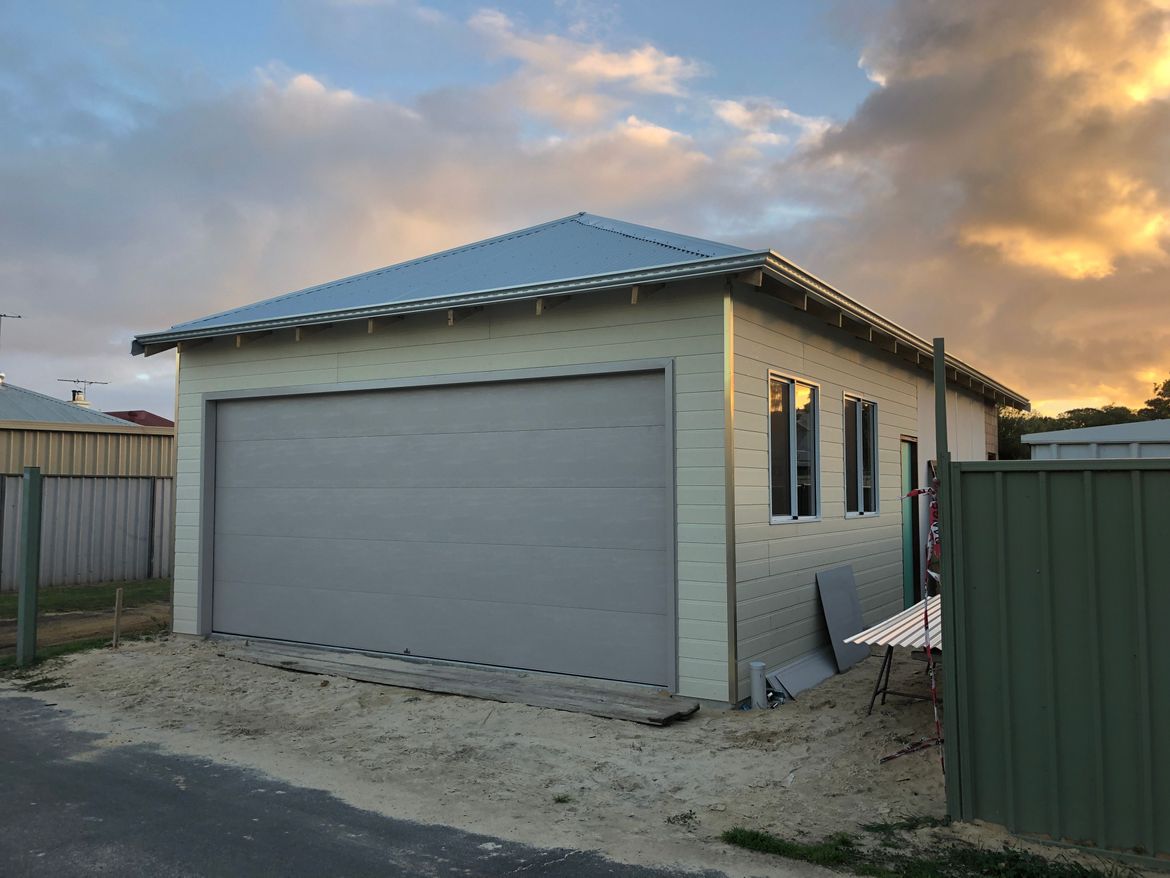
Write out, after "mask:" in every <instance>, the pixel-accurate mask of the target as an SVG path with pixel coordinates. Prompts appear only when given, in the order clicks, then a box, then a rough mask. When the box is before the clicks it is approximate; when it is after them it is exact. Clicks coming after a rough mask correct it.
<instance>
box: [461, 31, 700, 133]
mask: <svg viewBox="0 0 1170 878" xmlns="http://www.w3.org/2000/svg"><path fill="white" fill-rule="evenodd" d="M468 23H469V25H470V27H471V28H472V29H473V30H474V31H476V32H477V33H478V34H480V35H481V36H482V37H483V38H484V39H485V40H486V41H487V45H488V46H489V48H490V49H491V51H492V52H494V53H495V54H497V55H498V56H502V57H505V58H510V59H513V60H515V61H518V62H519V63H520V67H519V69H518V70H517V71H516V72H515V73H514V74H513V75H512V77H511V78H510V79H509V80H508V81H507V82H506V83H505V84H504V85H503V88H504V89H505V90H506V91H507V92H508V93H510V94H512V95H514V96H515V98H516V100H517V101H518V103H519V104H520V105H521V106H523V107H524V108H525V109H527V110H529V111H531V112H534V113H537V114H539V115H541V116H544V117H547V118H549V119H552V120H554V121H556V122H558V123H560V124H564V125H569V126H582V125H591V124H596V123H597V122H599V121H601V120H602V119H604V118H605V117H606V116H607V115H608V114H611V113H613V112H615V111H617V110H620V109H621V108H623V107H626V106H628V105H629V104H630V102H631V100H632V99H633V98H634V97H636V96H646V95H662V96H670V97H678V96H681V95H683V94H684V92H685V87H684V83H685V82H686V81H687V80H689V79H692V78H694V77H695V76H698V75H699V74H700V73H701V71H702V68H701V66H700V65H699V64H697V63H696V62H694V61H691V60H689V59H686V58H682V57H680V56H678V55H670V54H667V53H666V52H663V51H662V50H661V49H659V48H657V47H656V46H653V45H651V44H649V43H646V44H643V45H641V46H638V47H637V48H634V49H630V50H627V51H624V52H623V51H613V50H610V49H606V48H605V47H604V46H602V45H600V44H599V43H595V42H585V41H582V40H574V39H569V38H567V37H563V36H560V35H558V34H534V33H529V32H523V31H520V30H518V29H517V28H516V25H515V23H514V22H513V21H512V19H511V18H509V17H508V16H507V15H505V14H504V13H503V12H500V11H499V10H495V9H484V10H480V11H479V12H477V13H476V14H475V15H473V16H472V17H471V19H470V21H469V22H468Z"/></svg>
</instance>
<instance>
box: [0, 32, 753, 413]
mask: <svg viewBox="0 0 1170 878" xmlns="http://www.w3.org/2000/svg"><path fill="white" fill-rule="evenodd" d="M533 39H535V38H533ZM536 42H540V40H536ZM598 51H600V50H598ZM593 52H594V50H593V49H589V50H588V51H585V50H582V52H581V53H580V54H579V55H578V56H575V57H576V60H577V61H581V59H584V58H588V57H592V55H591V53H593ZM644 57H646V53H641V54H637V53H635V54H634V55H631V56H629V58H628V59H627V60H628V61H629V63H628V64H627V65H626V66H625V67H622V68H621V71H624V72H621V81H622V82H626V81H627V80H628V81H630V82H633V81H634V80H637V81H638V82H639V83H640V84H639V85H638V87H639V88H660V89H664V90H670V89H671V88H673V86H672V85H671V84H670V83H669V82H668V81H666V80H663V79H661V77H660V76H659V75H657V74H655V75H653V76H651V75H650V74H648V73H647V72H646V71H644V70H642V69H641V68H640V67H639V66H638V65H639V64H640V63H641V62H640V61H638V60H637V59H639V58H644ZM3 63H4V62H3V61H0V64H3ZM9 64H10V68H9V74H8V75H9V79H8V80H7V81H12V82H16V83H18V84H20V85H21V87H25V88H27V80H25V79H22V77H21V76H20V71H19V70H13V69H12V68H11V64H12V61H11V60H10V61H9ZM576 69H577V70H579V71H580V70H584V71H586V72H584V73H575V74H574V76H575V77H577V81H580V82H581V83H587V82H597V81H598V79H599V76H600V74H594V73H593V72H590V71H591V68H590V67H589V65H588V64H579V65H578V66H577V68H576ZM51 73H52V71H51V70H48V71H46V76H45V81H46V82H52V81H53V77H52V75H51ZM606 75H611V74H606ZM612 75H616V74H612ZM581 88H582V89H584V85H582V86H581ZM580 94H581V95H582V96H583V97H587V94H586V92H585V91H584V90H582V91H581V92H580ZM24 97H25V98H26V99H31V97H32V96H31V95H27V94H26V95H25V96H24ZM5 109H6V107H5V104H4V103H3V99H2V97H0V117H3V116H4V114H5ZM531 112H532V110H530V108H528V107H527V106H525V105H522V104H516V103H514V102H513V101H512V96H511V95H510V94H509V93H508V92H506V91H503V90H500V89H498V88H496V86H495V85H494V84H487V85H484V86H479V87H465V88H446V89H437V90H434V91H430V92H425V93H423V94H420V95H418V96H417V97H416V98H415V99H413V100H410V101H408V102H398V101H394V100H389V99H385V98H377V97H371V96H369V95H363V94H359V93H357V92H356V91H354V90H352V89H348V88H345V87H340V86H339V85H338V84H335V83H332V82H330V81H329V80H328V79H327V78H325V77H323V76H320V75H316V74H313V73H310V72H306V71H298V70H292V69H289V68H287V67H285V66H283V65H280V64H268V65H265V66H263V67H261V68H258V69H257V70H256V71H255V72H254V75H253V77H252V78H251V80H250V81H248V82H246V83H243V84H240V85H238V86H236V87H233V88H231V89H228V90H220V91H216V92H214V93H211V94H188V95H182V96H179V97H178V98H176V99H175V100H174V101H173V102H171V103H169V104H168V105H166V106H163V107H158V106H152V107H149V108H146V109H143V110H142V111H141V112H138V113H137V115H135V116H134V118H133V124H130V125H123V124H117V125H113V124H103V123H102V122H101V121H100V120H98V121H96V122H95V121H94V120H93V119H92V118H89V117H87V118H85V119H84V120H82V121H81V122H79V123H78V124H79V125H80V126H81V128H80V129H79V130H82V131H84V136H83V137H72V136H70V137H54V138H51V139H47V138H44V137H39V138H38V139H37V141H36V142H35V143H23V144H18V145H16V146H15V147H14V148H12V149H8V150H5V151H3V152H0V191H3V192H4V193H5V195H4V205H5V207H4V210H3V211H0V287H2V288H3V289H4V291H5V309H6V310H9V311H11V312H15V313H23V314H24V315H25V319H24V320H22V321H19V322H18V325H15V326H9V325H5V327H4V336H3V342H4V345H3V349H2V351H0V353H2V354H3V357H2V361H0V368H4V369H5V370H6V371H7V372H8V378H9V380H11V381H13V382H14V383H18V384H26V385H31V386H33V387H34V388H37V389H40V390H43V391H45V392H49V393H54V392H55V391H57V390H58V388H57V386H56V385H55V383H54V379H55V378H57V377H61V376H63V375H65V374H66V373H70V374H73V373H76V374H78V375H80V376H82V377H87V378H98V379H102V380H109V381H111V382H112V384H111V385H110V386H109V387H103V388H100V389H97V390H95V393H94V399H95V404H97V405H101V406H105V407H107V408H118V407H127V408H142V407H147V408H155V409H157V410H160V411H163V412H165V411H167V410H169V406H170V398H171V395H172V393H173V389H174V384H173V374H172V373H173V359H172V358H170V357H169V356H162V357H152V358H149V359H148V360H146V361H143V360H136V359H131V358H130V357H129V356H128V355H127V351H128V346H129V341H130V337H131V336H132V334H133V333H134V332H136V331H143V330H148V329H157V328H160V327H166V326H169V325H171V324H173V323H176V322H180V321H182V320H185V319H189V318H193V317H197V316H200V315H203V314H207V313H212V312H215V311H218V310H222V309H225V308H230V307H234V306H236V305H239V304H242V303H246V302H249V301H254V300H257V299H260V298H263V297H265V296H269V295H275V294H278V293H281V292H285V291H288V290H292V289H298V288H301V287H304V286H308V285H311V284H313V283H318V282H323V281H327V280H330V279H332V278H336V277H340V276H344V275H348V274H352V273H355V272H358V271H362V270H366V269H371V268H376V267H380V266H383V265H387V264H390V263H393V262H395V261H398V260H401V259H406V258H410V257H414V256H419V255H423V254H426V253H429V252H433V251H435V250H438V249H442V248H444V247H449V246H454V245H458V244H461V243H465V242H467V241H470V240H474V239H476V238H478V237H484V236H487V235H490V234H496V233H499V232H501V231H506V230H509V229H512V228H517V227H520V226H523V225H527V224H530V223H533V222H539V221H541V220H546V219H550V218H553V217H556V216H562V215H565V214H567V213H570V212H571V211H574V210H580V209H589V210H593V211H596V212H601V213H606V212H608V213H611V214H616V215H619V216H623V217H628V218H632V219H635V220H641V221H643V222H648V223H651V224H658V225H665V226H670V227H676V228H682V229H687V230H699V229H701V227H702V224H703V222H704V220H703V217H704V216H705V215H708V214H710V213H711V212H713V211H718V210H719V209H720V207H721V205H727V206H728V207H730V203H731V200H732V199H733V198H735V197H736V195H735V193H738V195H739V197H742V195H743V194H744V192H743V187H742V185H741V184H739V183H737V182H736V179H735V169H734V168H730V167H729V168H721V167H714V166H713V163H712V160H711V158H710V156H709V154H708V152H707V151H706V150H705V149H704V147H703V146H702V145H701V144H698V143H696V142H695V140H694V139H693V138H692V137H691V136H689V135H688V134H686V133H683V132H680V131H677V130H675V129H673V128H671V127H668V126H665V125H662V124H660V123H658V122H656V121H654V120H653V119H652V118H650V117H648V116H645V115H643V114H642V113H637V114H634V113H625V114H616V115H608V114H607V115H603V116H602V117H601V118H599V119H598V120H597V121H596V122H595V123H594V124H592V125H590V126H588V127H587V128H583V129H577V130H574V132H573V133H572V134H571V135H569V136H560V137H556V138H549V137H547V136H544V135H543V134H539V135H538V134H534V133H532V131H531V128H530V120H531ZM18 115H19V114H18ZM64 124H65V123H63V122H61V121H60V120H52V121H51V123H50V122H46V123H45V125H46V130H49V129H52V130H55V131H57V132H62V131H64V130H66V129H65V128H64V127H63V126H64ZM47 140H51V145H46V142H47ZM58 373H60V374H58ZM142 376H147V377H145V378H144V377H142Z"/></svg>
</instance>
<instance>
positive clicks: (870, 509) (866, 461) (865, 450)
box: [845, 396, 878, 515]
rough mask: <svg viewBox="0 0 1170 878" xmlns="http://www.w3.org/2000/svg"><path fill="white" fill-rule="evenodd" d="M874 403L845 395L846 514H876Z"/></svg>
mask: <svg viewBox="0 0 1170 878" xmlns="http://www.w3.org/2000/svg"><path fill="white" fill-rule="evenodd" d="M877 511H878V481H877V403H875V402H870V401H869V400H867V399H862V398H861V397H859V396H846V397H845V514H846V515H876V514H877Z"/></svg>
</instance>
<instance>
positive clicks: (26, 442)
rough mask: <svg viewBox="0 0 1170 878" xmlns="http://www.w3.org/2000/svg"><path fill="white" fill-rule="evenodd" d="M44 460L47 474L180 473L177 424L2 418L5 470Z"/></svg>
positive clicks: (0, 450) (0, 465)
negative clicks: (71, 422) (44, 420)
mask: <svg viewBox="0 0 1170 878" xmlns="http://www.w3.org/2000/svg"><path fill="white" fill-rule="evenodd" d="M26 466H39V467H40V468H41V472H42V473H43V474H44V475H46V476H153V477H158V478H171V477H173V476H174V474H175V431H174V429H173V428H171V427H139V426H137V425H135V424H130V423H127V424H126V426H125V427H118V426H107V425H105V424H96V425H95V424H50V423H39V422H35V421H0V473H3V474H4V475H20V474H21V473H22V472H23V471H24V468H25V467H26Z"/></svg>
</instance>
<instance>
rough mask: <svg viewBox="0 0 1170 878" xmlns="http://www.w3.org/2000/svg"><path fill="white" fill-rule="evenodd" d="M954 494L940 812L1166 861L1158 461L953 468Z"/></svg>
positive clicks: (1167, 589) (1163, 481)
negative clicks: (954, 762) (950, 665)
mask: <svg viewBox="0 0 1170 878" xmlns="http://www.w3.org/2000/svg"><path fill="white" fill-rule="evenodd" d="M949 493H950V497H949V500H948V502H947V508H949V510H950V514H951V515H952V516H953V530H952V533H953V542H954V545H953V547H952V548H951V550H950V551H949V552H948V560H949V562H950V563H949V567H950V570H951V572H952V575H951V576H950V577H949V583H948V584H946V585H944V590H946V589H948V588H952V589H954V594H955V599H954V600H953V601H945V602H944V603H945V605H946V607H945V609H944V612H949V613H953V624H954V629H953V630H954V636H953V639H952V640H949V641H948V642H947V647H948V653H949V657H950V660H952V661H953V662H954V664H955V667H956V677H955V678H954V681H955V683H956V684H957V687H956V691H957V697H956V698H954V699H948V701H952V702H953V709H952V710H951V711H948V716H947V732H946V734H947V736H948V737H950V736H952V735H955V736H957V740H958V747H957V750H955V751H952V752H957V754H958V759H959V766H958V767H957V768H958V771H957V772H956V771H955V769H953V768H951V766H949V765H948V769H950V770H949V771H948V785H953V784H955V783H956V782H957V795H955V792H956V789H955V788H954V787H952V788H951V789H950V790H949V795H948V801H949V802H950V803H951V811H952V813H953V814H955V816H958V817H961V818H963V819H981V820H987V821H991V822H994V823H1000V824H1003V825H1005V826H1007V827H1008V828H1009V829H1011V830H1013V831H1016V832H1021V833H1028V834H1037V835H1044V836H1049V837H1051V838H1053V839H1057V840H1064V841H1069V842H1072V843H1076V844H1080V845H1086V846H1090V847H1099V848H1103V849H1110V850H1116V851H1123V852H1128V853H1132V854H1138V855H1146V856H1149V855H1163V856H1166V855H1170V802H1168V800H1167V799H1166V790H1170V748H1168V747H1167V746H1166V742H1167V741H1170V649H1167V646H1166V632H1167V631H1170V538H1168V535H1170V502H1168V500H1170V461H1168V460H1161V461H1153V460H1129V461H1121V460H1093V461H1090V460H1082V461H1075V462H1074V461H1010V462H998V463H961V464H954V465H953V466H952V468H951V477H950V488H949ZM944 514H945V512H944ZM956 806H957V807H956ZM956 811H957V812H958V813H955V812H956Z"/></svg>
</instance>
